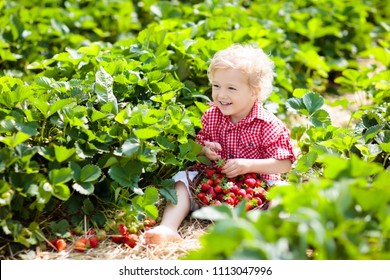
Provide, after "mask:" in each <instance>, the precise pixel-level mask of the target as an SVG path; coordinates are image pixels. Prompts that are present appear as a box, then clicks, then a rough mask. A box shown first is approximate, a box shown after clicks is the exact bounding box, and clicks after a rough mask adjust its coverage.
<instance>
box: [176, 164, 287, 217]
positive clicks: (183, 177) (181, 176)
mask: <svg viewBox="0 0 390 280" xmlns="http://www.w3.org/2000/svg"><path fill="white" fill-rule="evenodd" d="M197 174H198V171H188V177H189V179H190V180H193V179H194V178H195V176H196V175H197ZM172 179H173V180H174V181H175V182H183V183H184V185H185V186H186V188H187V192H188V195H189V197H190V202H191V206H190V211H195V210H198V209H199V208H200V207H199V205H198V204H197V203H196V201H195V200H194V198H193V196H192V193H191V190H190V184H189V183H188V180H187V174H186V171H179V172H178V173H176V175H175V176H173V177H172ZM267 182H268V184H269V185H271V186H274V185H277V186H283V185H288V182H286V181H273V180H267Z"/></svg>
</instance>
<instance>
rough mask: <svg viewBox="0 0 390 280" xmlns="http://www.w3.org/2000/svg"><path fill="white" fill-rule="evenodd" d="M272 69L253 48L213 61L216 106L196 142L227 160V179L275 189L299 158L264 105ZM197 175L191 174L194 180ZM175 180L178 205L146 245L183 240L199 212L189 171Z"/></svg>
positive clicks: (235, 49) (232, 50) (235, 48)
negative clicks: (250, 176) (254, 178)
mask: <svg viewBox="0 0 390 280" xmlns="http://www.w3.org/2000/svg"><path fill="white" fill-rule="evenodd" d="M273 68H274V65H273V63H272V61H271V60H270V59H269V57H268V56H267V55H266V54H265V53H264V52H263V51H262V49H260V48H256V47H253V46H250V45H238V44H234V45H232V46H230V47H229V48H227V49H225V50H221V51H219V52H217V53H216V54H215V56H214V57H213V59H212V60H211V63H210V66H209V69H208V77H209V80H210V82H211V86H212V99H213V103H212V104H211V108H209V109H208V110H207V111H206V112H205V113H204V115H203V116H202V126H203V127H202V129H201V130H200V131H199V133H198V134H197V137H196V138H197V141H198V142H199V143H200V144H202V146H203V149H202V153H203V154H204V155H205V156H206V157H207V158H209V159H210V160H212V161H215V160H217V159H218V158H223V159H226V162H225V164H224V166H223V169H222V172H223V173H225V175H226V176H227V177H229V178H232V177H236V176H238V175H242V174H246V173H252V172H253V173H259V174H261V175H262V176H263V177H264V178H265V179H266V180H269V182H270V183H271V184H275V183H276V184H277V183H278V181H280V180H281V177H280V174H281V173H286V172H288V171H289V170H290V168H291V165H292V163H293V162H294V161H295V159H296V158H295V155H294V152H293V148H292V144H291V141H290V133H289V131H288V130H287V128H286V127H285V125H284V124H283V123H282V122H281V121H280V120H279V119H277V118H276V117H275V116H274V115H273V114H271V113H270V112H268V111H267V110H265V109H264V108H263V106H262V102H263V101H264V100H265V99H266V98H268V96H269V95H270V94H271V92H272V82H273V75H274V72H273ZM196 174H197V173H196V172H191V173H190V179H193V178H194V177H195V175H196ZM173 179H174V180H175V182H176V183H175V190H176V192H177V198H178V202H177V204H168V205H167V207H166V208H165V210H164V213H163V217H162V221H161V223H160V225H159V226H157V227H155V228H153V229H150V230H149V231H146V232H145V234H144V237H145V241H146V243H147V244H159V243H163V242H170V241H178V240H180V239H181V237H180V235H179V233H178V231H177V230H178V228H179V226H180V224H181V223H182V221H183V220H184V219H185V218H186V216H187V215H188V214H189V213H190V212H191V211H194V210H196V209H197V208H198V206H197V204H196V203H195V202H194V201H193V199H192V197H191V193H190V190H189V186H188V181H187V177H186V173H185V171H180V172H179V173H178V174H176V175H175V176H174V177H173ZM271 181H272V182H271Z"/></svg>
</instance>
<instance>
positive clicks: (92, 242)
mask: <svg viewBox="0 0 390 280" xmlns="http://www.w3.org/2000/svg"><path fill="white" fill-rule="evenodd" d="M89 244H90V245H91V248H95V247H96V246H97V245H98V244H99V238H98V237H97V236H96V235H94V236H91V237H90V238H89Z"/></svg>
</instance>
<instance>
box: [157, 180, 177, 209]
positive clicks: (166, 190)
mask: <svg viewBox="0 0 390 280" xmlns="http://www.w3.org/2000/svg"><path fill="white" fill-rule="evenodd" d="M174 184H175V181H174V180H173V179H167V180H163V181H162V182H161V187H160V188H159V192H160V194H161V195H162V196H163V197H164V198H165V199H166V200H167V201H169V202H171V203H172V204H177V195H176V190H175V188H174Z"/></svg>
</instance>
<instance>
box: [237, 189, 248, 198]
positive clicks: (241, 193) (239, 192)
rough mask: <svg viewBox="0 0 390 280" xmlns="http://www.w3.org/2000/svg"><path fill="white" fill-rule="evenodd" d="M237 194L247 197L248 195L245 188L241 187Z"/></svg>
mask: <svg viewBox="0 0 390 280" xmlns="http://www.w3.org/2000/svg"><path fill="white" fill-rule="evenodd" d="M237 195H239V196H241V197H245V195H246V191H245V190H244V189H240V190H239V191H238V193H237Z"/></svg>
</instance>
